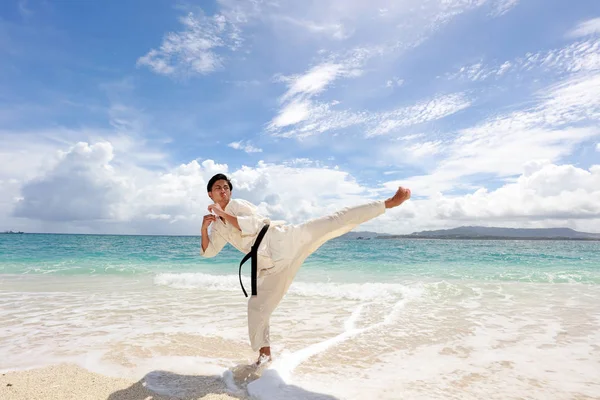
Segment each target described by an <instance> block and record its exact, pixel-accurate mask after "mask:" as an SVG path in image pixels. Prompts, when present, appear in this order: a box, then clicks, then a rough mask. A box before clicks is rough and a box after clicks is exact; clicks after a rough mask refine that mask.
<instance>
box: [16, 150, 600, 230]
mask: <svg viewBox="0 0 600 400" xmlns="http://www.w3.org/2000/svg"><path fill="white" fill-rule="evenodd" d="M431 146H434V145H431ZM116 165H118V163H116V162H115V159H114V153H113V151H112V146H111V144H110V143H105V142H100V143H95V144H87V143H78V144H77V145H75V146H73V147H71V148H70V149H68V150H66V151H64V152H61V154H60V157H59V160H58V162H57V164H56V165H55V167H54V168H53V169H51V170H50V171H48V172H47V173H44V174H41V175H40V176H38V177H36V178H34V179H32V180H30V181H29V182H27V183H26V184H25V185H24V186H22V188H21V197H20V198H19V199H17V201H16V203H15V204H14V206H15V208H14V214H15V216H17V217H19V218H22V219H30V220H43V221H61V222H79V223H82V222H88V223H89V224H88V225H89V226H90V228H89V229H88V231H91V232H94V229H98V230H99V231H106V230H107V229H108V228H109V227H111V226H118V224H120V223H127V224H128V225H129V226H130V228H131V227H134V228H133V230H132V231H130V232H131V233H165V232H179V233H187V234H194V233H197V230H198V229H199V224H200V223H201V219H202V216H203V215H204V214H205V210H206V207H207V206H208V204H209V199H208V196H207V195H206V188H205V187H206V182H207V181H208V179H209V178H210V177H211V176H212V175H214V174H216V173H219V172H223V173H227V174H228V175H229V176H230V177H231V179H232V182H233V186H234V196H236V197H240V198H245V199H247V200H249V201H251V202H253V203H254V204H256V205H257V206H258V207H259V209H260V210H261V212H262V213H264V214H265V215H268V216H270V217H271V218H273V219H276V220H284V221H287V222H289V223H298V222H302V221H304V220H307V219H310V218H314V217H318V216H321V215H324V214H325V213H328V212H334V211H336V210H339V209H340V208H341V207H344V206H349V205H354V204H359V203H361V202H363V201H368V200H372V199H383V198H386V197H387V196H389V195H390V194H392V193H393V189H395V188H391V187H390V188H388V189H383V188H382V187H380V186H376V187H368V186H365V185H362V184H360V183H359V182H358V181H357V180H356V179H355V178H354V177H353V176H352V175H351V174H349V173H347V172H345V171H342V170H340V169H338V168H328V167H324V166H320V165H318V163H314V162H312V161H310V160H292V161H290V162H289V163H285V164H272V163H265V162H259V163H257V164H256V165H255V166H244V167H241V168H239V169H236V170H230V168H229V167H228V166H227V165H225V164H218V163H215V162H214V161H213V160H204V161H202V162H198V161H195V160H194V161H191V162H189V163H186V164H182V165H179V166H176V167H173V168H172V169H171V170H170V171H168V172H160V173H159V172H152V171H146V173H145V174H139V173H137V174H132V170H131V169H127V168H125V167H116ZM409 186H410V187H411V188H412V189H413V193H416V194H417V196H416V197H415V198H413V199H412V200H410V201H409V202H407V203H406V204H405V205H403V206H402V207H399V208H398V209H394V210H391V211H390V212H388V213H386V214H384V215H383V216H381V217H380V218H378V219H376V220H375V221H371V222H369V223H367V224H365V225H363V226H361V229H370V230H374V231H379V232H389V233H410V232H413V231H415V230H419V229H420V228H426V227H430V226H438V227H439V226H446V225H447V226H452V225H456V224H457V223H458V224H462V223H477V224H482V225H502V226H511V224H513V225H514V226H523V222H524V221H529V222H527V224H528V225H532V224H533V225H535V223H536V221H546V225H552V224H553V223H557V224H558V223H560V224H563V225H565V224H566V225H569V226H573V227H575V228H583V229H585V228H590V226H589V224H590V223H592V221H594V220H598V219H599V218H600V166H599V165H596V166H592V167H590V168H589V169H582V168H577V167H574V166H572V165H557V164H554V163H551V162H550V161H547V160H544V161H535V162H528V163H526V164H525V165H524V166H522V168H521V173H520V175H519V176H518V177H517V178H516V179H515V180H514V181H513V182H509V183H506V184H505V185H503V186H501V187H499V188H497V189H495V190H488V189H486V188H485V187H481V188H475V189H473V190H471V191H469V192H467V193H466V194H463V195H460V196H450V195H447V194H442V193H441V192H440V193H435V194H432V195H431V196H428V197H423V196H421V194H420V193H419V192H418V190H415V188H414V187H412V186H411V185H409ZM548 221H549V222H548ZM519 224H520V225H519ZM150 227H152V228H151V230H150V231H148V229H150Z"/></svg>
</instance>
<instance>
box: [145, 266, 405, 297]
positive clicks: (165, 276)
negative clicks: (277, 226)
mask: <svg viewBox="0 0 600 400" xmlns="http://www.w3.org/2000/svg"><path fill="white" fill-rule="evenodd" d="M154 283H155V284H157V285H163V286H168V287H172V288H176V289H204V290H209V291H223V292H234V291H235V292H237V291H240V290H241V289H240V284H239V277H238V276H236V275H210V274H203V273H178V274H176V273H160V274H158V275H156V276H155V277H154ZM406 290H407V286H406V285H403V284H398V283H379V282H365V283H334V282H301V281H296V282H294V283H292V285H291V287H290V290H289V294H292V295H298V296H303V297H311V298H314V297H323V298H329V299H347V300H359V301H375V300H379V301H381V300H383V301H393V300H394V299H397V298H398V297H399V296H402V295H404V294H405V293H406Z"/></svg>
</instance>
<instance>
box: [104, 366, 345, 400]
mask: <svg viewBox="0 0 600 400" xmlns="http://www.w3.org/2000/svg"><path fill="white" fill-rule="evenodd" d="M265 372H266V374H265V376H264V377H263V379H261V380H260V381H257V379H258V378H260V377H261V374H262V373H261V371H258V370H257V369H256V367H253V366H251V365H238V366H236V367H233V368H231V369H229V370H228V371H226V372H225V374H224V375H223V376H219V375H211V376H200V375H180V374H176V373H173V372H169V371H152V372H149V373H148V374H146V375H145V376H144V377H143V378H142V379H141V380H139V381H138V382H136V383H135V384H133V385H131V386H130V387H128V388H126V389H123V390H119V391H116V392H114V393H113V394H111V395H110V396H109V397H108V399H107V400H167V399H169V400H172V399H181V400H192V399H193V400H196V399H202V398H203V397H205V396H207V395H209V394H214V395H219V394H226V395H228V396H230V397H231V398H234V399H250V398H252V399H254V398H259V399H261V400H263V399H264V400H278V399H286V400H300V399H302V400H339V399H338V398H336V397H334V396H331V395H327V394H322V393H315V392H310V391H308V390H306V389H303V388H301V387H299V386H295V385H288V384H287V383H285V382H284V381H283V379H281V377H280V376H279V375H278V374H277V372H276V371H273V370H269V371H265ZM248 385H250V388H248ZM236 388H237V390H236ZM249 392H250V393H251V394H253V395H258V396H257V397H251V396H250V395H249V394H248V393H249Z"/></svg>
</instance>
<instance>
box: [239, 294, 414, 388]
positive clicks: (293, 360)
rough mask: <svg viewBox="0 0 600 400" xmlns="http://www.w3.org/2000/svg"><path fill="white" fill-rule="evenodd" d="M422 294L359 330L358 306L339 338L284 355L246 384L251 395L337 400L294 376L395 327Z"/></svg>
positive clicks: (360, 309)
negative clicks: (341, 347) (342, 347)
mask: <svg viewBox="0 0 600 400" xmlns="http://www.w3.org/2000/svg"><path fill="white" fill-rule="evenodd" d="M421 293H422V291H419V290H414V291H411V292H408V293H406V294H405V296H404V298H402V299H401V300H399V301H397V302H396V303H395V304H394V305H393V307H392V309H391V310H390V312H389V313H388V314H387V315H386V316H385V318H384V319H383V320H381V321H380V322H377V323H374V324H371V325H367V326H365V327H362V328H357V327H356V324H357V321H358V320H359V319H360V317H361V314H362V312H363V309H364V307H365V305H366V304H360V305H358V306H357V307H356V308H355V309H354V311H353V312H352V315H350V317H349V318H348V319H347V320H346V321H345V323H344V331H343V332H341V333H340V334H338V335H337V336H334V337H331V338H329V339H327V340H324V341H321V342H318V343H315V344H312V345H310V346H308V347H305V348H303V349H300V350H297V351H295V352H293V353H289V352H284V353H283V354H282V355H281V357H280V358H278V359H276V360H275V361H274V362H273V363H272V364H271V365H270V366H269V367H267V368H266V369H265V370H264V371H262V375H260V377H258V378H257V379H255V380H252V381H251V382H249V383H248V384H247V391H248V394H250V395H251V396H253V397H255V398H257V399H264V400H267V399H280V398H281V399H283V398H285V399H335V398H334V397H333V396H330V395H325V394H321V393H313V392H309V391H307V390H306V389H303V388H301V387H300V386H296V385H294V380H293V372H294V370H295V369H296V368H297V367H298V366H299V365H300V364H302V363H303V362H305V361H306V360H308V359H309V358H311V357H313V356H315V355H317V354H320V353H323V352H325V351H327V350H328V349H330V348H332V347H334V346H336V345H338V344H340V343H343V342H345V341H347V340H348V339H350V338H353V337H356V336H358V335H360V334H362V333H365V332H368V331H372V330H376V329H380V328H383V327H385V326H386V325H389V324H391V323H393V321H394V319H395V318H396V317H397V315H398V313H399V311H400V310H401V309H402V308H403V307H404V306H405V305H406V303H407V302H408V301H411V300H413V299H414V298H416V297H418V296H420V294H421Z"/></svg>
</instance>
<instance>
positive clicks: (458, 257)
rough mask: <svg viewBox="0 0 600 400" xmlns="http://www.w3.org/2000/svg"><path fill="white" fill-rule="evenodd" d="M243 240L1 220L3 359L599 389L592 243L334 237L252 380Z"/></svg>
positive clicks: (323, 387)
mask: <svg viewBox="0 0 600 400" xmlns="http://www.w3.org/2000/svg"><path fill="white" fill-rule="evenodd" d="M241 257H242V254H241V253H239V252H238V251H237V250H235V249H233V248H231V247H230V246H226V247H225V249H224V250H223V251H222V252H221V253H220V254H219V255H218V256H217V257H215V258H211V259H205V258H202V257H200V255H199V237H168V236H111V235H52V234H23V235H0V370H11V369H23V368H32V367H36V366H43V365H48V364H53V363H60V362H72V363H77V364H79V365H81V366H84V367H85V368H88V369H90V370H92V371H95V372H98V373H103V374H106V375H114V376H129V377H131V378H132V379H140V378H141V377H143V376H148V375H147V374H148V373H149V372H152V371H156V370H161V371H172V372H179V373H182V374H188V375H189V374H215V373H216V374H220V375H222V377H223V379H224V380H225V381H227V382H228V385H229V386H228V387H230V388H231V391H232V393H234V392H235V393H238V394H239V393H243V395H248V394H252V395H254V396H255V397H256V398H259V399H270V398H279V397H283V398H295V397H294V396H296V397H297V398H324V397H322V396H325V395H327V396H333V397H334V398H338V399H364V398H378V399H396V398H428V399H431V398H440V399H441V398H443V399H447V398H482V397H486V398H502V399H508V398H540V399H547V398H552V399H559V398H564V399H572V398H578V397H581V398H585V397H586V396H587V397H592V398H600V383H598V380H597V377H598V374H599V373H600V347H598V343H600V242H591V241H590V242H587V241H525V240H522V241H500V240H498V241H489V240H485V241H484V240H481V241H479V240H471V241H469V240H396V239H392V240H378V239H373V240H344V239H335V240H332V241H330V242H328V243H326V244H325V245H323V246H322V247H321V248H320V249H319V250H318V251H317V252H316V253H315V254H313V255H312V256H311V257H310V258H309V259H308V260H307V262H306V263H305V265H304V266H303V267H302V269H301V270H300V272H299V274H298V276H297V278H296V281H295V282H294V284H293V285H292V287H291V288H290V291H289V293H288V295H287V296H286V298H285V299H284V301H282V303H281V305H280V307H279V308H278V309H277V311H276V312H275V313H274V314H273V318H272V328H271V336H272V339H273V350H274V353H275V354H277V359H276V362H275V363H274V364H273V365H272V366H271V367H269V368H272V370H271V372H272V373H273V374H276V376H277V380H274V378H273V375H272V374H267V375H263V376H261V377H260V378H258V379H256V380H255V381H253V383H251V384H248V381H244V380H240V379H238V378H239V377H236V375H235V373H232V372H231V371H235V368H233V367H234V366H236V365H241V364H244V363H245V362H246V363H247V362H249V361H251V360H252V358H253V357H254V354H253V352H252V351H251V350H250V349H249V346H248V342H247V338H246V334H247V333H246V332H247V331H246V299H245V298H244V297H243V294H242V291H241V289H240V287H239V282H238V276H237V271H238V265H239V262H240V259H241ZM248 275H249V263H248V264H247V265H246V266H245V269H244V280H245V283H244V284H245V286H246V288H249V280H248ZM151 376H156V374H153V375H151ZM348 376H350V377H353V381H352V382H353V383H350V382H348V381H347V380H346V379H345V378H347V377H348ZM160 382H163V381H160ZM281 382H285V385H283V384H282V383H281ZM155 384H156V385H157V384H159V383H156V382H155ZM158 389H160V390H159V391H161V392H165V391H167V392H168V388H165V387H162V388H158ZM177 390H179V392H178V393H180V392H181V390H184V391H185V388H183V389H182V388H181V387H179V388H178V389H177ZM282 390H284V391H286V392H285V393H283V394H282V393H279V392H278V391H280V392H281V391H282ZM278 393H279V394H278ZM400 394H402V395H403V396H401V395H400ZM319 396H321V397H319ZM327 398H330V397H327Z"/></svg>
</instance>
